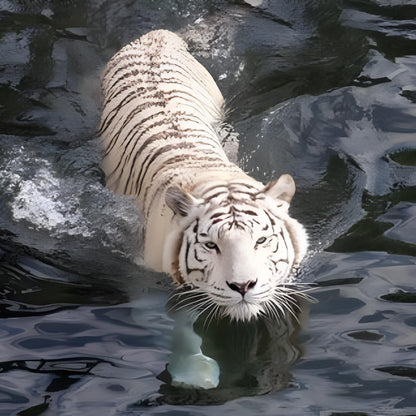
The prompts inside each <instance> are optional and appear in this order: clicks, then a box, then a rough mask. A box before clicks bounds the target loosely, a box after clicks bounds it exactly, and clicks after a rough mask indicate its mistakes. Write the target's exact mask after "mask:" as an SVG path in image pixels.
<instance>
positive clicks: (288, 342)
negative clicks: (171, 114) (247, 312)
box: [0, 0, 416, 416]
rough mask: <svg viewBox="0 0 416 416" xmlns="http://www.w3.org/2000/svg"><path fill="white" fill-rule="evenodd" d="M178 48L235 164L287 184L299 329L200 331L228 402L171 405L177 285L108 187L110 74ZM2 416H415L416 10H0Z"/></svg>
mask: <svg viewBox="0 0 416 416" xmlns="http://www.w3.org/2000/svg"><path fill="white" fill-rule="evenodd" d="M159 28H166V29H171V30H174V31H176V32H179V33H180V34H182V35H183V36H184V37H185V39H187V41H188V42H189V44H190V47H191V50H192V52H193V53H194V54H195V56H197V57H198V59H199V60H200V61H201V62H202V63H203V64H204V65H206V67H207V68H208V69H209V70H210V72H211V73H212V75H213V76H214V78H215V79H216V80H217V82H218V84H219V85H220V88H221V90H222V91H223V94H224V96H225V97H226V99H227V101H228V104H229V105H228V107H229V116H228V117H229V121H230V122H232V124H233V125H234V126H235V128H236V130H237V131H238V132H239V134H240V154H239V163H240V165H241V166H242V167H243V168H244V169H245V170H247V171H248V172H250V173H251V174H252V175H254V176H255V177H257V178H258V179H260V180H263V181H267V180H269V179H271V178H273V177H276V176H277V175H279V174H281V173H285V172H288V173H290V174H292V175H293V176H294V178H295V180H296V183H297V185H298V192H297V195H296V196H295V200H294V203H293V207H292V214H293V216H295V217H297V218H299V219H300V220H301V221H302V222H303V223H304V224H305V225H306V227H307V229H308V233H309V235H310V254H309V256H308V259H307V261H306V262H305V265H304V268H303V272H302V275H301V276H300V277H299V279H300V280H301V281H302V282H317V283H318V285H317V288H316V290H315V291H314V296H315V297H316V298H317V299H318V300H319V303H316V304H312V305H311V306H310V307H309V308H306V309H308V310H306V309H305V312H304V317H303V319H302V321H301V327H300V328H299V327H298V326H297V325H293V324H291V323H290V322H287V323H282V324H281V325H270V324H269V323H264V322H262V323H258V324H249V325H247V326H246V327H243V326H241V325H240V326H238V325H230V324H227V323H214V324H212V325H211V326H209V327H208V328H206V327H204V325H202V324H198V325H199V326H198V325H197V331H198V332H199V333H200V334H201V335H202V336H203V340H204V344H203V350H204V352H205V353H206V354H209V355H210V356H212V357H214V358H215V359H216V360H217V361H218V363H219V364H220V366H221V371H222V373H221V381H220V385H219V387H218V388H217V389H213V390H209V391H199V390H192V389H179V388H173V387H171V386H170V385H169V376H168V375H167V374H166V372H165V371H164V370H165V366H166V363H167V362H168V360H169V355H170V353H171V345H172V344H171V341H172V326H173V323H172V319H171V318H170V317H169V316H168V315H167V313H166V307H165V305H166V301H167V298H168V296H169V278H168V277H166V276H164V275H161V274H157V273H153V272H149V271H148V270H146V269H145V268H144V267H140V266H137V265H135V264H134V263H133V259H134V258H135V256H137V253H138V247H139V246H140V235H141V226H140V223H141V220H140V215H139V214H138V213H137V211H136V209H135V206H134V203H133V202H132V201H131V200H129V199H128V198H121V197H116V196H114V195H113V194H112V193H111V192H109V191H108V190H106V189H105V187H104V186H103V177H102V173H101V171H100V169H99V167H98V161H99V154H98V151H97V142H96V140H95V138H94V132H95V129H96V127H97V124H98V119H99V103H100V99H99V97H100V92H99V75H100V73H101V71H102V69H103V66H104V65H105V63H106V61H107V60H108V59H109V58H110V57H111V55H112V54H113V53H114V52H115V51H116V50H117V49H118V48H120V47H121V46H123V45H124V44H125V43H126V42H128V41H130V40H133V39H135V38H137V37H138V36H140V35H142V34H143V33H145V32H147V31H149V30H151V29H159ZM0 274H1V286H0V293H1V303H0V414H1V415H15V414H20V415H32V416H34V415H71V416H77V415H82V416H87V415H142V414H146V415H147V414H154V415H218V414H224V415H256V414H262V415H270V416H271V415H342V414H344V415H415V414H416V384H415V379H416V359H415V358H416V315H415V302H416V288H415V279H416V1H414V0H408V1H401V0H349V1H347V0H345V1H342V0H339V1H337V0H326V1H325V0H321V1H319V0H309V1H305V0H286V1H284V0H276V1H272V0H269V1H267V0H264V1H260V0H259V1H255V0H250V1H243V0H240V1H238V0H235V1H231V0H229V1H225V0H224V1H220V0H212V1H202V0H188V1H187V0H176V1H174V0H164V1H162V0H159V1H157V0H138V1H134V0H119V1H111V0H89V1H85V0H59V1H58V0H49V1H47V0H36V1H29V0H0Z"/></svg>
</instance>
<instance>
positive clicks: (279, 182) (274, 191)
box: [261, 174, 296, 204]
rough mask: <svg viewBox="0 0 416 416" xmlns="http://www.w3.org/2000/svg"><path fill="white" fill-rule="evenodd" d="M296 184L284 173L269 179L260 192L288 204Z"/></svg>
mask: <svg viewBox="0 0 416 416" xmlns="http://www.w3.org/2000/svg"><path fill="white" fill-rule="evenodd" d="M295 191H296V186H295V181H294V180H293V178H292V177H291V176H290V175H288V174H286V175H282V176H281V177H280V178H279V179H276V180H274V181H270V182H269V183H268V184H267V185H266V186H265V187H264V189H263V190H262V191H261V193H263V194H265V195H268V196H271V197H272V198H274V199H280V200H282V201H285V202H287V203H288V204H290V201H291V200H292V198H293V195H295Z"/></svg>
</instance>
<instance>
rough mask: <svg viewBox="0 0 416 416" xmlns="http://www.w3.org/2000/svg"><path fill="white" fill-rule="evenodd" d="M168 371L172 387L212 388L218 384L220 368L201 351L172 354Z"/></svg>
mask: <svg viewBox="0 0 416 416" xmlns="http://www.w3.org/2000/svg"><path fill="white" fill-rule="evenodd" d="M168 371H169V373H170V375H171V377H172V383H171V384H172V386H174V387H187V388H200V389H213V388H215V387H217V386H218V384H219V378H220V369H219V367H218V364H217V362H216V361H215V360H213V359H212V358H210V357H207V356H205V355H204V354H202V353H197V354H192V355H176V354H173V355H172V356H171V359H170V362H169V364H168Z"/></svg>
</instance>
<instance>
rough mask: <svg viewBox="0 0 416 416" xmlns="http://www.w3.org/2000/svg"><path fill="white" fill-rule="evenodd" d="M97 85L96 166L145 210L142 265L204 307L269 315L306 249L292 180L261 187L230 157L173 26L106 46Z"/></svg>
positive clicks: (218, 98) (238, 315) (203, 81)
mask: <svg viewBox="0 0 416 416" xmlns="http://www.w3.org/2000/svg"><path fill="white" fill-rule="evenodd" d="M102 91H103V111H102V118H101V126H100V130H99V132H100V135H101V137H102V145H103V160H102V168H103V170H104V172H105V175H106V178H107V179H106V180H107V186H108V187H109V188H110V189H112V190H114V191H115V192H117V193H119V194H126V195H132V196H134V197H135V198H136V200H137V204H138V206H139V208H140V210H141V211H142V213H143V215H144V221H145V244H144V260H145V262H146V264H147V265H148V266H149V267H151V268H153V269H155V270H157V271H163V272H167V273H169V274H171V275H172V276H173V278H174V280H175V281H176V282H178V283H180V284H184V285H185V284H186V285H189V286H190V287H192V288H193V290H194V291H197V292H199V293H201V294H202V298H204V299H205V300H204V302H205V303H206V307H207V308H208V309H212V313H221V314H226V315H229V316H230V317H231V318H235V319H242V320H244V319H250V318H252V317H255V316H258V315H259V314H265V313H269V314H270V313H271V314H277V310H278V308H277V309H276V307H277V306H276V303H277V298H279V296H280V297H282V296H283V295H278V294H277V292H278V291H277V288H279V287H280V288H281V287H282V284H283V283H287V282H289V281H290V279H291V276H292V275H293V269H294V267H296V266H297V265H298V264H299V263H300V261H301V260H302V257H303V256H304V254H305V252H306V246H307V242H306V241H307V239H306V234H305V231H304V229H303V227H302V226H301V225H300V224H299V223H298V222H297V221H296V220H294V219H293V218H291V217H290V216H289V214H288V208H289V204H290V201H291V199H292V196H293V194H294V193H295V185H294V181H293V179H292V177H291V176H290V175H283V176H281V177H280V178H279V179H278V180H276V181H273V182H270V183H269V184H267V185H266V186H264V185H263V184H262V183H260V182H258V181H257V180H255V179H253V178H251V177H250V176H248V175H247V174H245V173H244V172H243V171H242V170H241V169H240V168H239V167H238V166H237V165H235V164H234V163H232V162H230V161H229V159H228V158H227V156H226V154H225V152H224V150H223V147H222V143H221V140H220V138H219V135H218V133H217V131H218V127H219V125H220V124H221V122H222V120H223V105H224V99H223V97H222V95H221V92H220V91H219V89H218V87H217V85H216V83H215V81H214V80H213V79H212V77H211V76H210V74H209V73H208V71H206V69H205V68H204V67H203V66H202V65H201V64H200V63H199V62H198V61H197V60H196V59H195V58H193V57H192V56H191V55H190V53H189V52H188V50H187V45H186V44H185V42H184V41H183V40H182V39H181V38H180V37H178V36H177V35H175V34H173V33H172V32H169V31H166V30H158V31H153V32H150V33H148V34H146V35H144V36H142V37H141V38H140V39H138V40H136V41H134V42H132V43H130V44H129V45H127V46H125V47H124V48H122V49H121V50H120V51H119V52H118V53H116V54H115V55H114V57H113V58H112V59H111V60H110V62H109V63H108V65H107V67H106V69H105V71H104V74H103V77H102ZM282 299H283V298H282ZM199 306H201V305H199ZM214 310H215V312H214Z"/></svg>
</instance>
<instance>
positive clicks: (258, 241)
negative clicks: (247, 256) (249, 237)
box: [256, 237, 267, 244]
mask: <svg viewBox="0 0 416 416" xmlns="http://www.w3.org/2000/svg"><path fill="white" fill-rule="evenodd" d="M266 240H267V238H266V237H260V238H259V239H258V240H257V241H256V244H263V243H265V242H266Z"/></svg>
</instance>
